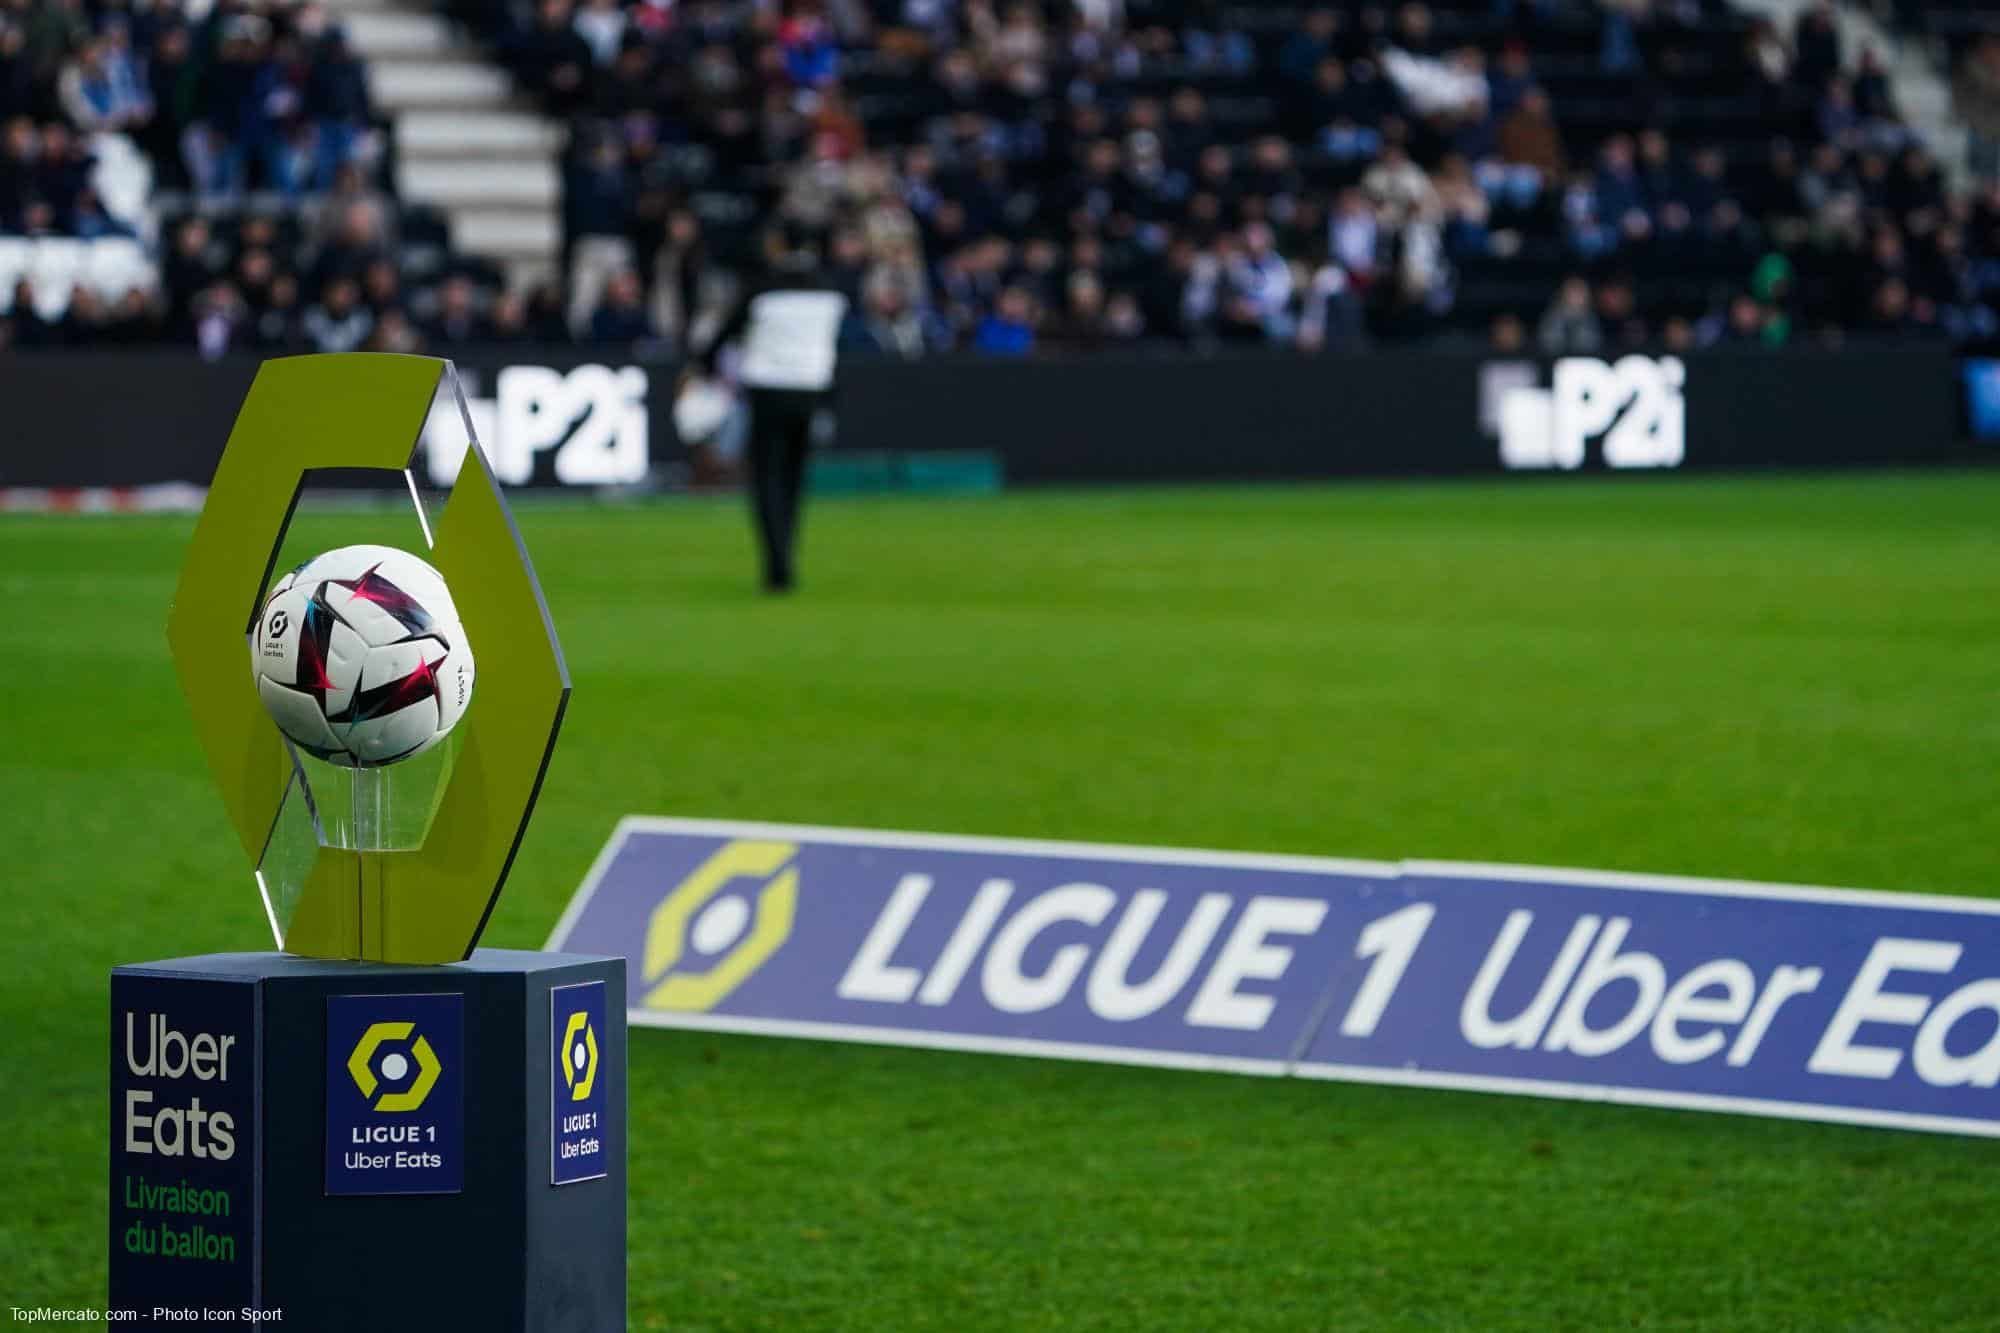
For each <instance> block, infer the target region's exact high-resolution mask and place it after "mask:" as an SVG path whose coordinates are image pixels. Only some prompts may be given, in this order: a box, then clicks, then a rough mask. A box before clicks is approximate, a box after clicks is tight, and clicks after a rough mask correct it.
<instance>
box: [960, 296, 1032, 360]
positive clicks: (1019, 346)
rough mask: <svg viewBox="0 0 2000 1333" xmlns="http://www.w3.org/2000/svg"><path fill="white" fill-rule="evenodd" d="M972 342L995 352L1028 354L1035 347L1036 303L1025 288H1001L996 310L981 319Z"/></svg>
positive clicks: (982, 350)
mask: <svg viewBox="0 0 2000 1333" xmlns="http://www.w3.org/2000/svg"><path fill="white" fill-rule="evenodd" d="M972 346H973V349H974V350H975V351H980V352H985V353H988V354H990V355H993V356H1026V355H1027V354H1028V353H1029V352H1032V351H1033V350H1034V349H1035V306H1034V301H1033V299H1032V298H1030V297H1029V295H1028V293H1027V292H1026V291H1025V290H1024V289H1022V288H1020V287H1008V288H1006V289H1004V290H1003V291H1001V293H1000V299H999V300H998V301H997V302H995V303H994V307H993V313H992V314H990V315H988V316H986V318H985V319H983V320H981V321H980V322H979V327H978V329H977V331H976V332H975V333H974V334H973V338H972Z"/></svg>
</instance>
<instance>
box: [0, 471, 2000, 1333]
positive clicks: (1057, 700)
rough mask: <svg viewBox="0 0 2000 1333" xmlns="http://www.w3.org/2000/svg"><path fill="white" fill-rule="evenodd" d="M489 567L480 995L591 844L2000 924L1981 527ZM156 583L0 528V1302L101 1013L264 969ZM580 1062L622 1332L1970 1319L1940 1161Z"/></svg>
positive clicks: (148, 555)
mask: <svg viewBox="0 0 2000 1333" xmlns="http://www.w3.org/2000/svg"><path fill="white" fill-rule="evenodd" d="M521 519H522V526H523V529H524V531H525V533H526V535H527V538H528V542H529V545H530V547H531V548H532V550H533V551H534V553H535V556H536V560H537V563H538V565H539V567H540V571H541V574H542V576H543V579H544V582H545V583H546V585H547V589H548V594H549V600H550V602H551V604H552V605H553V607H554V611H555V616H556V621H557V625H558V627H559V629H560V630H561V632H562V635H563V639H564V643H565V647H566V649H567V651H568V655H569V660H570V665H571V668H572V671H573V673H574V676H575V682H576V694H575V698H574V701H573V703H572V705H571V708H570V713H569V720H568V723H567V725H566V728H565V732H564V737H563V745H562V747H561V749H560V750H559V752H558V754H557V758H556V762H555V764H554V766H553V768H552V770H551V772H550V775H549V780H548V785H547V788H546V791H545V794H544V797H543V801H542V806H541V809H540V811H539V814H538V817H537V820H536V823H535V826H534V828H533V830H532V831H531V832H530V834H529V837H528V840H527V842H526V844H525V847H524V849H523V852H522V855H521V858H520V860H519V862H518V863H517V865H516V866H515V869H514V875H513V879H512V881H511V883H510V884H509V885H508V890H507V894H506V896H505V897H504V898H503V900H502V902H501V905H500V908H499V910H498V912H497V914H496V915H495V917H494V920H493V924H492V928H491V930H490V931H489V934H488V937H487V940H488V942H489V943H494V944H505V945H515V946H529V947H534V946H538V945H539V944H540V943H541V942H542V940H543V938H544V937H545V936H546V934H547V932H548V930H549V927H550V925H551V924H552V923H553V921H554V919H555V917H556V914H557V912H558V911H559V910H560V908H561V906H562V904H563V903H564V901H565V900H566V899H567V898H568V896H569V894H570V891H571V890H572V889H573V888H574V887H575V886H576V883H577V881H578V880H579V878H580V877H581V876H582V874H583V872H584V869H585V867H586V866H587V865H588V863H589V861H590V859H591V857H592V855H593V854H594V853H595V852H596V850H597V849H598V847H599V846H600V845H601V844H602V842H603V840H604V838H605V836H606V835H607V834H608V833H609V831H610V829H611V826H612V824H613V822H614V820H615V819H616V818H617V817H618V816H620V815H622V814H625V813H628V812H646V813H655V814H682V815H697V816H715V817H732V818H753V819H770V820H788V821H801V822H812V823H824V824H853V825H864V826H879V827H887V828H907V829H926V830H938V831H947V832H960V833H983V834H998V835H1022V836H1032V837H1046V838H1079V839H1089V840H1096V841H1116V842H1134V843H1160V844H1171V845H1183V846H1199V847H1217V848H1238V849H1249V850H1259V851H1289V852H1306V853H1322V854H1329V855H1349V856H1363V857H1384V858H1393V857H1400V856H1422V857H1457V858H1468V859H1480V860H1515V861H1528V862H1537V863H1543V864H1554V865H1581V866H1593V867H1612V868H1621V869H1633V870H1647V871H1659V872H1667V873H1686V874H1710V875H1723V876H1740V877H1746V878H1759V879H1778V880H1790V881H1796V882H1804V883H1823V884H1841V885H1855V886H1864V887H1877V888H1887V889H1904V890H1929V891H1941V892H1948V893H1966V894H1988V893H1993V892H1995V891H1996V890H2000V837H1996V835H2000V475H1996V474H1991V473H1986V474H1981V473H1959V474H1941V475H1931V476H1925V477H1912V476H1867V477H1849V478H1782V477H1761V476H1760V477H1740V478H1733V479H1727V480H1701V481H1696V480H1688V479H1672V480H1648V481H1643V482H1636V483H1635V482H1632V481H1630V480H1610V481H1591V480H1584V479H1561V480H1559V481H1543V482H1532V483H1526V484H1513V485H1499V484H1477V485H1473V484H1464V485H1460V484H1449V485H1446V484H1432V485H1363V486H1351V487H1344V488H1330V487H1296V488H1284V489H1276V488H1271V489H1264V488H1250V489H1218V490H1190V491H1178V490H1156V491H1107V492H1099V493H1082V492H1079V493H1055V494H1017V495H1008V496H1004V497H1000V498H993V499H980V500H971V499H968V500H962V501H942V500H938V501H916V500H890V499H883V500H846V501H840V502H829V503H823V504H821V505H819V506H817V507H816V508H815V509H814V510H813V511H812V512H811V513H810V515H809V516H808V520H807V533H806V535H807V549H806V559H805V565H804V576H805V585H804V590H803V591H802V593H801V594H800V595H799V596H797V597H795V598H793V599H791V600H789V601H782V602H779V601H769V600H765V599H762V598H760V597H758V596H756V595H755V594H754V593H753V592H752V591H751V576H750V570H749V551H750V545H749V538H748V533H747V525H746V524H745V521H744V518H743V515H742V513H741V511H740V509H739V507H738V506H737V505H736V504H734V503H730V504H724V503H722V502H719V501H717V502H680V503H661V504H656V505H648V506H643V507H633V508H629V509H600V508H589V507H583V506H573V505H563V504H549V505H545V506H535V505H533V504H532V503H524V504H523V506H522V512H521ZM188 529H189V524H188V522H187V521H186V520H184V519H176V518H121V519H79V518H20V517H16V518H9V519H5V520H0V589H4V593H5V596H4V600H3V601H0V605H4V608H5V614H4V615H0V661H4V663H5V668H6V669H5V680H6V687H5V688H6V694H5V702H4V704H0V734H4V737H5V745H4V747H0V834H4V844H0V846H4V855H5V858H6V861H7V865H8V875H7V891H6V893H5V895H4V897H0V967H4V977H5V982H4V985H0V1005H4V1010H0V1031H4V1033H5V1036H4V1039H0V1050H4V1052H5V1063H6V1070H5V1079H4V1082H3V1083H0V1145H4V1158H0V1160H4V1164H5V1165H4V1169H0V1175H3V1176H4V1178H5V1180H6V1183H7V1188H6V1193H7V1206H6V1207H5V1208H0V1303H9V1304H18V1303H23V1302H25V1303H29V1304H33V1303H40V1302H46V1303H53V1304H72V1305H81V1304H90V1303H96V1302H100V1301H101V1300H102V1298H103V1281H104V1276H103V1275H104V1244H105V1235H104V1227H105V1223H104V1215H105V1198H104V1193H105V1174H106V1173H105V1137H106V1133H107V1120H108V1115H107V1112H106V1110H105V1083H106V1065H107V1055H106V1050H107V1043H106V1032H105V1026H106V1014H107V1007H108V1006H107V1000H106V973H107V971H108V969H109V968H110V967H111V966H112V965H113V964H115V963H119V962H124V961H135V960H140V959H145V958H155V957H163V956H169V955H176V954H189V953H198V952H203V951H208V950H217V949H245V948H258V947H265V946H266V945H268V942H269V941H268V939H267V938H266V937H265V936H264V926H263V918H262V913H261V912H260V911H259V909H258V906H257V903H256V899H255V895H254V891H253V889H252V887H251V885H250V883H249V879H248V875H247V873H246V871H245V868H244V867H243V866H242V865H241V863H240V860H239V856H238V853H237V851H236V848H235V845H234V841H233V839H232V837H231V835H230V833H229V830H228V829H227V827H226V826H225V824H224V822H223V818H222V813H221V810H220V808H219V805H218V803H217V802H216V800H215V799H214V798H213V796H212V795H211V793H210V792H209V790H208V788H207V777H206V775H205V773H204V772H203V770H202V765H201V759H200V756H199V754H198V752H197V750H196V747H195V744H194V740H193V736H192V734H191V732H190V730H189V727H188V724H187V721H186V718H185V714H184V712H183V709H182V706H181V701H180V698H179V695H178V692H177V690H176V688H175V685H174V681H173V677H172V673H171V670H170V668H169V665H168V662H167V657H166V644H165V639H164V632H163V625H164V620H165V616H166V607H167V601H168V598H169V595H170V592H171V589H172V586H173V580H174V574H175V570H176V567H177V564H178V560H179V554H180V549H181V544H182V542H183V541H184V540H185V537H186V534H187V532H188ZM413 534H414V527H413V526H412V527H409V528H408V530H407V531H406V530H405V526H404V525H403V524H402V523H401V522H397V523H394V524H392V523H391V521H390V519H389V517H388V516H386V515H384V514H371V513H345V514H329V513H315V514H312V515H309V516H307V517H304V518H302V519H301V520H300V524H299V525H298V527H297V529H296V531H295V534H294V538H293V541H292V542H291V545H290V549H293V550H296V551H298V552H299V553H300V554H301V555H303V554H306V553H309V552H311V551H312V550H316V549H318V548H320V547H323V546H329V545H335V544H339V543H340V542H343V541H354V540H381V539H389V540H397V539H400V540H402V541H404V542H405V543H409V542H411V541H413V540H414V537H413ZM245 688H248V673H247V669H246V673H245ZM477 706H478V704H477V701H475V703H474V707H477ZM631 1063H632V1070H631V1073H632V1101H631V1114H632V1152H631V1175H632V1199H631V1308H632V1314H633V1326H634V1327H635V1328H637V1329H751V1328H780V1327H782V1328H821V1327H825V1328H842V1327H846V1328H860V1329H902V1328H941V1329H953V1330H959V1329H968V1328H996V1329H1023V1328H1104V1329H1124V1328H1135V1329H1136V1328H1144V1329H1159V1328H1190V1329H1221V1328H1232V1329H1233V1328H1274V1329H1278V1328H1282V1329H1292V1328H1314V1327H1324V1328H1362V1327H1427V1328H1450V1327H1471V1328H1488V1327H1518V1328H1524V1329H1546V1328H1577V1329H1598V1328H1606V1327H1611V1326H1617V1327H1642V1328H1684V1327H1697V1326H1703V1327H1716V1328H1732V1329H1740V1328H1750V1327H1758V1328H1796V1329H1826V1328H1834V1327H1859V1328H1882V1329H1888V1328H1910V1329H1939V1328H1946V1327H1963V1328H1991V1327H1993V1326H1994V1324H1995V1321H1996V1319H2000V1313H1996V1312H2000V1274H1996V1269H1995V1267H1994V1263H1993V1250H1992V1244H1993V1238H1994V1236H1995V1235H1996V1234H2000V1143H1996V1142H1987V1141H1978V1140H1970V1139H1960V1138H1944V1137H1926V1136H1916V1135H1905V1134H1897V1133H1893V1132H1887V1131H1870V1130H1862V1129H1854V1128H1841V1127H1832V1126H1817V1125H1805V1124H1795V1123H1783V1122H1773V1121H1760V1120H1751V1119H1741V1118H1736V1117H1725V1116H1712V1115H1701V1114H1694V1113H1687V1112H1669V1111H1649V1110H1634V1109H1616V1108H1608V1107H1598V1106H1587V1105H1578V1104H1569V1103H1557V1102H1542V1101H1535V1100H1528V1099H1519V1098H1505V1097H1493V1096H1478V1095H1471V1094H1446V1093H1439V1092H1430V1091H1416V1090H1397V1089H1387V1088H1371V1087H1356V1086H1346V1085H1341V1084H1321V1083H1310V1082H1303V1081H1301V1082H1296V1083H1293V1082H1286V1081H1272V1080H1263V1079H1252V1078H1239V1077H1231V1076H1225V1075H1206V1074H1193V1073H1178V1072H1167V1071H1154V1070H1140V1069H1126V1068H1113V1067H1104V1066H1092V1065H1069V1064H1060V1063H1052V1062H1043V1061H1033V1060H1020V1059H1008V1058H1004V1057H997V1056H996V1057H985V1056H971V1055H956V1054H943V1053H935V1052H925V1051H914V1050H886V1049H873V1048H867V1047H860V1046H836V1045H818V1044H811V1043H804V1042H784V1041H776V1040H761V1039H750V1038H726V1037H718V1036H710V1035H701V1034H682V1033H667V1032H658V1031H635V1032H634V1033H633V1037H632V1047H631ZM386 1294H387V1293H386V1292H385V1295H386ZM383 1326H384V1327H385V1328H389V1327H393V1319H392V1318H389V1319H387V1322H385V1324H384V1325H383Z"/></svg>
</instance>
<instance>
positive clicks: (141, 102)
mask: <svg viewBox="0 0 2000 1333" xmlns="http://www.w3.org/2000/svg"><path fill="white" fill-rule="evenodd" d="M57 95H58V97H60V99H61V101H62V108H63V112H64V114H65V115H67V116H68V117H69V118H70V121H71V123H72V124H74V125H75V126H76V127H77V128H78V129H80V130H88V131H98V130H128V129H133V128H135V127H137V126H139V125H141V124H143V123H144V122H145V121H146V120H147V118H148V117H150V116H151V115H152V114H153V105H152V98H151V95H150V94H149V93H148V92H147V89H146V85H145V84H144V83H143V82H142V81H141V80H140V78H139V71H138V69H137V67H136V66H135V65H134V64H133V62H132V54H131V51H130V50H129V49H128V48H127V47H126V45H125V30H124V27H123V26H122V25H113V26H112V27H111V28H110V29H109V30H108V32H107V34H106V35H105V36H102V37H97V38H93V39H92V40H90V41H88V42H86V43H84V45H83V46H82V47H81V48H80V49H79V50H78V51H77V53H76V55H75V57H74V58H73V59H71V60H70V61H69V63H68V64H66V65H64V66H63V71H62V76H61V78H60V79H59V80H58V83H57Z"/></svg>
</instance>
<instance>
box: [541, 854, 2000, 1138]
mask: <svg viewBox="0 0 2000 1333" xmlns="http://www.w3.org/2000/svg"><path fill="white" fill-rule="evenodd" d="M549 947H551V948H565V949H574V950H581V951H587V952H595V953H605V954H622V955H625V956H626V957H628V958H629V959H631V962H632V965H631V967H630V968H629V969H628V972H627V976H628V978H629V988H630V989H629V993H628V995H627V997H626V1000H627V1004H628V1005H629V1007H630V1014H631V1021H632V1022H634V1023H640V1024H652V1025H657V1026H664V1027H696V1028H712V1029H720V1030H724V1031H732V1032H753V1033H768V1034H776V1035H783V1036H800V1037H820V1038H829V1039H834V1040H846V1041H869V1042H889V1043H896V1044H901V1045H912V1046H937V1047H951V1048H957V1049H965V1050H980V1051H1002V1052H1009V1053H1014V1054H1023V1055H1043V1056H1057V1057H1068V1058H1076V1059H1087V1060H1107V1061H1120V1062H1127V1063H1135V1064H1158V1065H1178V1066H1188V1067H1199V1068H1216V1069H1230V1070H1238V1071H1242V1072H1247V1073H1266V1074H1293V1075H1297V1076H1300V1077H1306V1078H1330V1079H1351V1080H1357V1081H1361V1082H1373V1083H1402V1084H1415V1085H1421V1086H1426V1087H1445V1088H1471V1089H1480V1090H1487V1091H1498V1092H1518V1093H1529V1094H1534V1095H1537V1096H1547V1097H1567V1098H1578V1099H1594V1100H1607V1101H1621V1102H1635V1103H1644V1104H1648V1105H1659V1106H1678V1107H1691V1108H1697V1109H1703V1110H1716V1111H1734V1112H1741V1113H1748V1114H1753V1115H1769V1116H1783V1117H1792V1118H1805V1119H1818V1120H1839V1121H1851V1122H1856V1123H1862V1124H1873V1125H1889V1126H1896V1127H1901V1128H1906V1129H1925V1130H1940V1131H1955V1132H1963V1133H1973V1134H1987V1135H2000V1106H1996V1093H1995V1090H1994V1089H1995V1084H1996V1083H2000V907H1996V906H1994V905H1991V904H1987V903H1984V902H1980V901H1977V900H1971V899H1957V898H1937V897H1918V896H1914V895H1903V894H1887V893H1864V892H1857V891H1852V890H1839V889H1809V888H1796V887H1790V886H1784V885H1775V884H1748V883H1733V882H1723V881H1708V880H1685V879H1666V878H1657V877H1651V876H1636V875H1619V874H1610V873H1601V872H1593V871H1573V870H1543V869H1532V868H1522V867H1494V866H1472V865H1450V864H1442V863H1422V862H1405V863H1402V864H1400V865H1396V864H1389V863H1380V862H1360V861H1335V860H1321V859H1314V858H1305V857H1290V856H1254V855H1239V854H1233V853H1222V852H1196V851H1178V850H1166V849H1158V848H1140V847H1100V846H1091V845H1085V844H1079V843H1054V842H1018V841H1012V840H1004V839H995V838H959V837H942V836H932V835H924V834H905V833H880V832H871V831H867V830H855V829H821V828H799V827H790V826H785V825H770V824H733V823H715V822H706V821H689V820H672V819H641V818H631V819H627V820H625V821H623V822H622V823H621V824H620V825H619V827H618V829H617V831H616V833H615V834H614V835H613V836H612V839H611V842H610V844H609V846H607V847H606V848H605V851H604V853H603V855H601V856H600V857H599V859H598V862H597V864H596V865H595V866H594V867H593V868H592V869H591V872H590V875H589V877H588V878H587V879H586V881H585V882H584V884H583V885H582V887H581V888H579V889H578V891H577V894H576V897H575V898H574V899H573V900H572V902H571V903H570V906H569V909H568V911H567V912H566V913H565V914H564V916H563V919H562V921H561V922H560V923H559V924H558V926H557V927H556V930H555V933H554V935H553V936H552V937H551V939H550V941H549Z"/></svg>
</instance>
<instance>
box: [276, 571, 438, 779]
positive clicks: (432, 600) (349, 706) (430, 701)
mask: <svg viewBox="0 0 2000 1333" xmlns="http://www.w3.org/2000/svg"><path fill="white" fill-rule="evenodd" d="M250 659H251V663H252V666H253V669H254V670H255V672H256V678H257V693H258V696H259V697H261V698H262V699H263V701H264V708H265V710H266V711H268V712H269V713H270V714H271V720H272V721H274V722H276V723H277V724H278V730H280V731H282V732H284V733H285V735H286V736H288V737H290V738H291V741H292V743H293V744H295V745H297V746H298V747H299V748H300V749H302V750H304V751H305V752H306V753H308V754H310V755H313V756H314V757H316V758H319V759H324V760H326V761H328V762H329V763H334V764H340V765H342V766H344V767H350V768H374V767H377V766H379V765H382V764H393V763H396V762H397V761H398V760H402V759H408V758H410V757H411V756H413V755H418V754H422V753H423V752H424V751H425V750H428V749H430V747H431V746H433V745H436V744H437V743H438V742H439V741H441V740H443V739H444V737H445V735H446V734H447V733H449V732H450V731H451V729H452V728H453V727H454V726H456V725H458V720H459V719H460V718H461V717H463V716H465V706H466V704H467V703H469V702H471V699H472V646H471V645H470V644H469V643H467V642H466V639H465V628H464V626H462V625H460V624H459V622H458V608H457V607H456V606H454V605H453V604H452V600H451V590H450V589H449V588H447V587H445V582H444V577H443V576H442V575H441V574H439V573H438V572H437V571H436V570H435V569H432V568H431V567H430V565H428V564H426V563H425V562H424V561H422V560H419V559H418V558H417V557H416V556H413V555H411V554H410V553H409V552H407V551H399V550H396V549H395V548H394V547H391V546H343V547H341V548H340V549H338V550H334V551H328V552H327V553H326V554H325V555H322V556H317V557H315V558H314V559H311V560H308V561H306V563H304V564H303V565H300V566H299V567H298V568H297V569H295V570H293V571H292V572H291V573H289V574H287V575H285V576H284V577H283V578H281V579H279V580H278V582H277V586H276V587H274V588H273V589H272V590H271V595H270V597H269V598H268V599H266V601H265V603H264V611H263V614H262V615H261V616H259V617H258V620H257V625H256V627H255V628H254V629H253V630H252V631H251V635H250Z"/></svg>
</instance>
